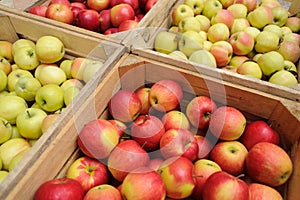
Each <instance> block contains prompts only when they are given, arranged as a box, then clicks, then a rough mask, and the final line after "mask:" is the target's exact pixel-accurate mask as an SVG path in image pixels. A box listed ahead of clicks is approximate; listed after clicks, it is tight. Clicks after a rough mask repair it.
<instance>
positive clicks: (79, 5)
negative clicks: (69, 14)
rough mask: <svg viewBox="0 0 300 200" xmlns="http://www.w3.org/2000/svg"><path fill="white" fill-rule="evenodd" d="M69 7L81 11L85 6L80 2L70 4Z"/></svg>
mask: <svg viewBox="0 0 300 200" xmlns="http://www.w3.org/2000/svg"><path fill="white" fill-rule="evenodd" d="M70 6H71V7H78V8H81V9H86V5H85V4H84V3H82V2H71V5H70Z"/></svg>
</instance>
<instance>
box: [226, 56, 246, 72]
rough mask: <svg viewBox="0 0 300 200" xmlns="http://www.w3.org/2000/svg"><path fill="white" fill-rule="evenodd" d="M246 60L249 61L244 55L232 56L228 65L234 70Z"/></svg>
mask: <svg viewBox="0 0 300 200" xmlns="http://www.w3.org/2000/svg"><path fill="white" fill-rule="evenodd" d="M246 60H249V58H248V57H247V56H245V55H243V56H238V55H233V56H232V58H231V59H230V62H229V65H230V66H232V67H233V68H234V69H237V68H238V67H239V66H240V65H241V64H242V63H243V62H245V61H246Z"/></svg>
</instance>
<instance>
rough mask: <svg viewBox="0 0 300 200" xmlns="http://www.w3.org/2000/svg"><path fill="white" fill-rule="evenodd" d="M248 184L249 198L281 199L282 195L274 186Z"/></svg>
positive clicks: (260, 199)
mask: <svg viewBox="0 0 300 200" xmlns="http://www.w3.org/2000/svg"><path fill="white" fill-rule="evenodd" d="M248 186H249V187H248V188H249V200H255V199H259V200H268V199H272V200H283V197H282V196H281V194H280V193H279V192H278V191H277V190H276V189H275V188H272V187H270V186H267V185H264V184H260V183H250V184H249V185H248Z"/></svg>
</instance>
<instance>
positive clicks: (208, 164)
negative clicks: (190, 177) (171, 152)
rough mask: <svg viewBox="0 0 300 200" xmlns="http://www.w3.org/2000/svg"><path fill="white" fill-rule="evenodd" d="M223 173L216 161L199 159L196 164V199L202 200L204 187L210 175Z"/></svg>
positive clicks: (193, 195) (194, 192)
mask: <svg viewBox="0 0 300 200" xmlns="http://www.w3.org/2000/svg"><path fill="white" fill-rule="evenodd" d="M218 171H222V169H221V167H220V166H219V165H218V164H217V163H216V162H214V161H211V160H208V159H199V160H197V161H196V162H195V163H194V177H195V180H196V186H195V188H194V190H193V194H192V197H194V199H199V200H200V199H202V198H201V197H202V192H203V186H204V184H205V182H206V180H207V179H208V177H209V176H210V175H212V174H213V173H215V172H218Z"/></svg>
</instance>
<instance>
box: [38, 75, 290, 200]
mask: <svg viewBox="0 0 300 200" xmlns="http://www.w3.org/2000/svg"><path fill="white" fill-rule="evenodd" d="M186 84H188V83H186ZM183 87H186V86H185V85H183V83H181V84H179V83H178V82H177V81H175V80H171V79H161V80H158V81H156V82H153V83H148V84H145V85H143V86H140V87H138V88H137V89H135V90H130V89H127V88H124V89H122V88H121V89H120V90H118V91H116V92H115V93H114V94H113V95H112V96H111V98H110V99H109V101H108V104H107V112H108V113H109V114H108V115H107V116H108V117H106V118H97V119H94V120H91V121H88V122H87V123H85V124H84V125H83V126H82V129H81V130H78V136H77V138H76V144H77V148H78V149H79V151H80V152H79V153H78V154H76V155H77V157H76V159H75V160H74V161H72V162H70V163H69V166H67V167H66V168H65V170H64V171H65V172H66V173H64V174H62V176H63V177H57V178H54V179H51V180H47V181H45V182H44V183H43V184H41V186H39V188H38V189H37V192H36V193H35V198H34V199H36V200H39V199H43V200H47V199H51V197H52V196H54V195H57V196H59V197H60V198H62V199H73V198H74V197H69V196H68V195H69V193H71V192H72V191H73V190H75V187H78V186H77V185H76V186H75V185H74V183H69V181H67V180H68V179H72V180H76V181H77V182H78V183H80V184H81V189H78V190H77V192H76V194H78V196H80V198H79V199H99V198H104V197H106V198H111V199H117V200H121V199H128V200H130V199H132V200H139V199H143V200H147V199H220V197H222V199H258V198H266V199H283V195H282V194H281V191H280V190H279V187H280V186H283V185H284V184H285V183H286V182H287V181H288V180H289V178H290V177H291V174H292V173H293V170H294V167H293V163H292V160H291V158H290V156H289V154H288V153H287V152H286V151H285V150H284V148H283V147H282V146H281V144H282V141H281V140H280V137H279V136H280V135H279V133H278V132H277V131H275V129H273V128H272V127H271V126H270V125H269V124H268V123H267V121H265V120H258V119H256V120H253V119H250V118H248V117H247V116H246V115H245V114H244V113H243V112H242V111H241V110H239V109H238V108H236V107H234V106H229V105H224V104H222V103H221V102H218V101H216V100H214V99H212V98H210V97H209V96H206V95H195V96H193V97H191V95H190V96H189V98H187V99H186V96H185V95H184V91H183ZM283 134H284V133H283ZM66 179H67V180H66ZM61 180H65V181H63V182H62V181H61ZM53 183H56V185H55V188H54V187H53ZM67 185H68V186H67ZM72 185H74V186H72ZM67 187H68V188H67ZM82 190H83V191H84V192H82ZM64 191H65V192H64ZM66 191H67V192H66ZM74 193H75V192H73V194H74ZM82 196H83V197H82Z"/></svg>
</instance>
